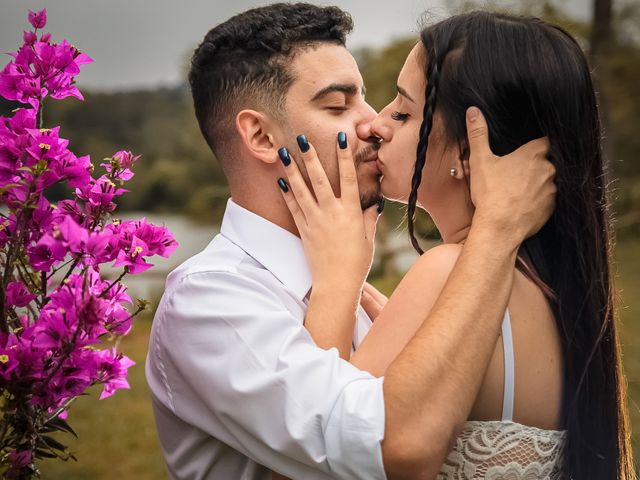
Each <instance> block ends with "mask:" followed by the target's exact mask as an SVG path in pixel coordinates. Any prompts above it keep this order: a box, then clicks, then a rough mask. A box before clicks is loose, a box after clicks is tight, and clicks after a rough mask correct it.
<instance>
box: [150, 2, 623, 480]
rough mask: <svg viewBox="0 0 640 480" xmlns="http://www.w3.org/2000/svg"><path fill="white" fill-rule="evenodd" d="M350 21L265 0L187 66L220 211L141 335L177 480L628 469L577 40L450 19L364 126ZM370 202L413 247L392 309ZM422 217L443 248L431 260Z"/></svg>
mask: <svg viewBox="0 0 640 480" xmlns="http://www.w3.org/2000/svg"><path fill="white" fill-rule="evenodd" d="M351 29H352V20H351V17H350V16H349V14H347V13H346V12H344V11H342V10H340V9H339V8H337V7H319V6H314V5H310V4H303V3H278V4H273V5H269V6H265V7H260V8H256V9H252V10H249V11H247V12H244V13H242V14H239V15H237V16H234V17H233V18H231V19H229V20H227V21H226V22H224V23H222V24H220V25H218V26H216V27H215V28H213V29H212V30H210V31H209V32H208V33H207V34H206V36H205V37H204V40H203V41H202V43H201V44H200V45H199V46H198V48H197V49H196V51H195V52H194V54H193V57H192V61H191V67H190V71H189V82H190V86H191V91H192V94H193V100H194V106H195V114H196V116H197V119H198V122H199V125H200V128H201V130H202V134H203V136H204V138H205V140H206V141H207V143H208V145H209V146H210V147H211V150H212V152H213V153H214V154H215V157H216V159H217V161H218V162H219V163H220V165H221V168H222V170H223V172H224V174H225V177H226V178H227V180H228V183H229V188H230V192H231V198H230V199H229V200H228V202H227V206H226V210H225V214H224V218H223V221H222V225H221V229H220V233H219V234H218V235H216V236H215V237H214V238H213V240H212V241H211V243H210V244H209V245H208V246H207V247H206V248H205V249H204V250H203V251H202V252H200V253H198V254H197V255H195V256H194V257H192V258H191V259H189V260H187V261H186V262H185V263H183V264H182V265H180V266H179V267H178V268H176V269H175V270H174V271H173V272H172V273H171V274H170V275H169V276H168V278H167V281H166V286H165V292H164V295H163V297H162V300H161V302H160V304H159V306H158V309H157V312H156V314H155V318H154V322H153V328H152V333H151V337H150V343H149V352H148V355H147V362H146V376H147V381H148V384H149V386H150V389H151V393H152V403H153V410H154V415H155V419H156V424H157V428H158V433H159V438H160V443H161V447H162V451H163V455H164V458H165V461H166V465H167V468H168V471H169V475H170V477H171V478H172V479H185V480H186V479H193V480H196V479H198V480H199V479H220V480H236V479H238V480H240V479H242V480H266V479H270V478H274V479H276V478H291V479H300V480H309V479H318V480H320V479H362V480H374V479H385V478H388V479H412V480H415V479H433V478H438V479H472V478H473V479H476V478H486V479H509V480H518V479H533V478H536V479H537V478H540V479H569V478H574V479H580V480H585V479H597V480H614V479H630V478H634V474H633V466H632V459H631V448H630V443H629V427H628V420H627V413H626V410H625V408H626V407H625V405H626V400H625V382H624V375H623V372H622V364H621V355H620V347H619V341H618V334H617V331H616V325H615V308H614V297H615V293H614V289H613V284H612V274H611V268H610V258H611V238H610V225H609V211H608V193H607V184H606V181H605V178H604V170H605V167H604V162H603V158H602V150H601V144H600V136H601V131H600V122H599V118H598V109H597V104H596V97H595V93H594V87H593V84H592V80H591V77H590V69H589V66H588V64H587V60H586V58H585V55H584V54H583V52H582V51H581V49H580V47H579V45H578V44H577V43H576V41H575V40H574V39H573V38H572V37H571V35H569V34H568V33H567V32H566V31H564V30H563V29H561V28H560V27H557V26H555V25H550V24H548V23H545V22H543V21H541V20H539V19H536V18H531V17H519V16H511V15H504V14H497V13H487V12H481V11H477V12H472V13H467V14H462V15H456V16H453V17H450V18H448V19H446V20H443V21H441V22H439V23H435V24H433V25H429V26H427V27H425V28H424V29H423V30H422V31H421V32H420V35H419V38H418V39H417V40H416V45H415V47H414V48H413V50H412V51H411V53H410V54H409V55H408V57H407V59H406V61H405V64H404V67H403V68H402V70H401V71H400V72H399V75H398V80H397V92H398V93H397V96H396V98H395V99H394V100H393V101H392V102H391V103H390V104H389V105H388V106H386V107H385V108H384V109H383V110H382V111H381V112H380V113H378V114H376V112H375V111H374V110H373V109H372V108H371V106H369V105H368V104H367V103H366V101H365V85H364V84H363V80H362V76H361V74H360V72H359V71H358V67H357V65H356V62H355V60H354V58H353V57H352V55H351V54H350V53H349V52H348V50H347V49H346V48H345V40H346V36H347V34H348V33H349V32H350V30H351ZM194 173H195V172H194ZM385 197H386V198H388V199H390V200H393V201H398V202H402V203H405V204H407V211H408V215H407V217H408V232H409V240H410V241H411V243H412V245H413V246H414V247H415V249H416V250H417V251H418V252H419V253H420V254H421V256H420V257H419V258H418V259H417V261H416V262H415V264H414V265H412V267H411V268H410V269H409V271H408V272H407V273H406V275H405V277H404V278H403V279H402V281H401V282H400V284H399V285H398V287H397V288H396V289H395V291H394V292H393V294H392V295H391V296H390V297H389V298H388V299H387V298H386V297H385V296H384V295H383V294H381V293H380V292H378V291H377V290H376V289H375V288H373V287H372V286H371V285H369V284H368V283H366V279H367V275H368V273H369V269H370V267H371V262H372V258H373V251H374V237H375V229H376V222H377V220H378V217H379V215H380V214H381V212H382V209H383V207H384V200H383V198H385ZM417 208H420V209H422V210H425V211H426V212H428V213H429V215H430V216H431V217H432V218H433V220H434V222H435V224H436V226H437V228H438V230H439V232H440V235H441V236H442V239H443V243H442V244H441V245H439V246H437V247H435V248H432V249H430V250H428V251H427V252H424V253H423V251H422V249H421V247H420V244H419V242H418V240H417V239H416V237H415V232H414V217H415V213H416V209H417Z"/></svg>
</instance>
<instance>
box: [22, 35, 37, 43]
mask: <svg viewBox="0 0 640 480" xmlns="http://www.w3.org/2000/svg"><path fill="white" fill-rule="evenodd" d="M22 38H23V40H24V43H25V45H33V44H34V43H35V42H36V40H37V39H38V36H37V35H36V34H35V33H33V32H24V34H23V35H22Z"/></svg>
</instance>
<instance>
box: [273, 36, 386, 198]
mask: <svg viewBox="0 0 640 480" xmlns="http://www.w3.org/2000/svg"><path fill="white" fill-rule="evenodd" d="M291 68H292V73H293V75H294V76H295V80H294V82H293V84H292V86H291V87H290V89H289V92H288V94H287V100H286V112H285V113H286V117H287V122H286V123H287V125H286V126H285V127H284V134H285V146H286V147H287V148H288V149H289V151H290V152H291V154H292V156H293V157H294V158H296V161H298V160H299V159H300V155H299V152H300V151H299V149H298V147H297V144H296V141H295V137H296V136H297V135H300V134H304V135H306V136H307V139H308V140H309V142H311V143H312V144H313V146H314V147H315V149H316V151H317V153H318V157H319V158H320V162H321V163H322V165H323V166H324V169H325V171H326V172H327V177H328V178H329V182H330V183H331V186H332V187H333V191H334V192H336V194H339V192H340V174H339V170H338V159H337V156H336V144H337V135H338V132H340V131H343V132H345V133H346V134H347V140H348V145H349V148H350V149H351V152H352V153H353V157H354V161H355V163H356V170H357V173H358V185H359V187H360V200H361V203H362V208H363V209H364V208H367V207H369V206H371V205H374V204H375V203H376V202H377V201H378V200H379V199H380V175H381V173H380V171H379V170H378V166H377V164H376V159H377V148H378V143H377V140H376V139H375V138H373V137H371V134H370V124H371V122H372V121H373V119H374V118H375V116H376V112H375V110H373V108H371V106H370V105H369V104H367V102H365V100H364V85H363V81H362V76H361V75H360V71H359V70H358V66H357V64H356V61H355V59H354V58H353V56H352V55H351V54H350V53H349V52H348V51H347V49H346V48H344V47H341V46H338V45H332V44H322V45H320V46H318V47H314V48H308V49H305V50H302V51H301V52H299V53H298V54H297V55H296V56H295V58H294V60H293V63H292V65H291ZM298 165H299V166H300V167H301V171H302V173H303V175H304V176H305V178H307V179H308V177H307V174H306V170H305V169H304V165H301V163H300V162H298Z"/></svg>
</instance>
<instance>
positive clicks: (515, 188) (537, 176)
mask: <svg viewBox="0 0 640 480" xmlns="http://www.w3.org/2000/svg"><path fill="white" fill-rule="evenodd" d="M467 135H468V138H469V147H470V157H469V169H470V172H471V175H470V177H471V200H472V201H473V203H474V205H475V207H476V213H475V215H474V221H473V223H474V224H479V223H481V224H482V226H486V227H487V228H496V229H497V230H499V231H504V232H506V233H508V234H509V235H512V236H513V239H514V241H516V242H517V243H521V242H522V241H523V240H524V239H525V238H528V237H530V236H531V235H533V234H535V233H536V232H537V231H538V230H540V228H542V226H543V225H544V224H545V223H546V222H547V220H548V219H549V217H550V216H551V214H552V213H553V209H554V206H555V196H556V186H555V184H554V182H553V179H554V176H555V171H556V170H555V167H554V166H553V165H552V164H551V162H549V160H548V159H547V154H548V151H549V141H548V139H547V138H546V137H544V138H539V139H536V140H532V141H531V142H529V143H526V144H525V145H523V146H522V147H520V148H518V149H517V150H515V151H514V152H512V153H510V154H508V155H505V156H502V157H499V156H497V155H495V154H494V153H493V152H492V151H491V148H490V146H489V130H488V127H487V122H486V120H485V118H484V115H482V112H481V111H480V110H479V109H478V108H476V107H471V108H469V109H468V110H467Z"/></svg>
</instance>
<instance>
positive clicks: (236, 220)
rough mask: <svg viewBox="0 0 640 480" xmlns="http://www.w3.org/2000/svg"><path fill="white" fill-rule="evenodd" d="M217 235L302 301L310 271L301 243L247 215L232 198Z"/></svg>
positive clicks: (282, 231) (276, 228) (246, 211)
mask: <svg viewBox="0 0 640 480" xmlns="http://www.w3.org/2000/svg"><path fill="white" fill-rule="evenodd" d="M220 233H221V234H222V235H223V236H224V237H226V238H227V239H228V240H230V241H231V242H233V243H234V244H236V245H237V246H238V247H240V248H241V249H242V250H244V251H245V252H246V253H247V255H249V256H250V257H252V258H253V259H255V260H256V261H257V262H258V263H260V264H261V265H262V266H264V267H265V268H266V269H267V270H269V271H270V272H271V273H272V274H273V275H274V276H275V277H276V278H277V279H278V280H279V281H280V282H281V283H282V284H283V285H284V286H285V287H287V288H288V289H289V290H291V291H292V292H294V293H295V295H296V297H298V299H299V300H303V299H304V297H305V296H306V295H307V293H308V292H309V289H310V288H311V272H310V271H309V264H308V263H307V259H306V257H305V254H304V249H303V247H302V240H300V238H299V237H297V236H295V235H294V234H292V233H291V232H288V231H287V230H285V229H284V228H282V227H279V226H278V225H276V224H275V223H272V222H270V221H269V220H267V219H265V218H263V217H261V216H259V215H256V214H255V213H253V212H250V211H249V210H247V209H246V208H243V207H241V206H240V205H238V204H237V203H235V202H234V201H233V200H232V199H231V198H229V200H228V201H227V208H226V209H225V212H224V217H223V218H222V225H221V226H220Z"/></svg>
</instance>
